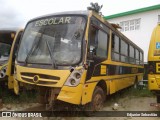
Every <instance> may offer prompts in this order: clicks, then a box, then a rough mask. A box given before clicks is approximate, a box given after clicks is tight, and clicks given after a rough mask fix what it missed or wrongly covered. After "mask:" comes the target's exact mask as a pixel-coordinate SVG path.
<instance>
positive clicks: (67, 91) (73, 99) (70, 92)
mask: <svg viewBox="0 0 160 120" xmlns="http://www.w3.org/2000/svg"><path fill="white" fill-rule="evenodd" d="M82 87H83V85H82V84H79V85H78V86H76V87H70V86H63V87H62V89H61V91H60V93H59V95H58V96H57V99H58V100H61V101H64V102H67V103H71V104H76V105H79V104H81V96H82Z"/></svg>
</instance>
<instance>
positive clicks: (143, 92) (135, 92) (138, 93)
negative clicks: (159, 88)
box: [126, 88, 153, 97]
mask: <svg viewBox="0 0 160 120" xmlns="http://www.w3.org/2000/svg"><path fill="white" fill-rule="evenodd" d="M126 94H129V96H132V97H152V96H153V94H152V92H150V91H149V90H148V89H135V88H130V89H129V90H128V91H127V93H126Z"/></svg>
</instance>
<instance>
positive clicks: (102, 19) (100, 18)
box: [28, 10, 143, 52]
mask: <svg viewBox="0 0 160 120" xmlns="http://www.w3.org/2000/svg"><path fill="white" fill-rule="evenodd" d="M90 12H91V11H90V10H89V11H88V10H85V11H66V12H57V13H53V14H48V15H43V16H39V17H36V18H33V19H31V20H30V21H33V20H36V19H40V18H45V17H50V16H56V15H86V16H88V15H89V13H90ZM92 15H93V16H95V17H96V18H98V19H99V20H101V21H103V22H104V24H105V25H107V26H108V27H109V28H110V29H111V30H112V31H114V32H116V33H117V34H118V35H119V36H120V37H121V38H124V39H125V40H127V42H129V43H130V44H132V45H133V46H134V47H136V48H137V49H139V50H140V51H141V52H143V50H142V49H141V48H140V47H138V46H137V45H136V44H135V43H133V42H132V41H131V40H129V39H128V38H127V37H126V36H125V35H123V34H122V33H121V32H120V31H118V30H117V29H116V28H114V27H113V26H112V25H111V23H109V22H108V21H107V20H105V19H104V18H103V17H102V16H100V15H98V14H97V13H95V12H94V11H92ZM30 21H28V23H29V22H30Z"/></svg>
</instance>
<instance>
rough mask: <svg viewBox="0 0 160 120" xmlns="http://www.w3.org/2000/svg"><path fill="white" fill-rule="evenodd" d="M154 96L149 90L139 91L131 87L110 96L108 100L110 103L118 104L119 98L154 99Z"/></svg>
mask: <svg viewBox="0 0 160 120" xmlns="http://www.w3.org/2000/svg"><path fill="white" fill-rule="evenodd" d="M153 96H154V95H153V94H152V93H151V92H150V91H149V90H148V89H147V88H144V89H139V88H134V87H129V88H126V89H123V90H120V91H118V92H117V93H115V94H112V95H109V96H108V97H107V100H108V101H110V102H116V101H118V100H119V98H133V97H134V98H135V97H137V98H138V97H153Z"/></svg>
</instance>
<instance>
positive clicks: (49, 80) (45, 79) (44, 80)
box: [21, 72, 60, 85]
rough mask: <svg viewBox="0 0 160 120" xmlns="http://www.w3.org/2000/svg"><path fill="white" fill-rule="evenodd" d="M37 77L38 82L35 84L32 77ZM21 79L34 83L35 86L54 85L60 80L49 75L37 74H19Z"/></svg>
mask: <svg viewBox="0 0 160 120" xmlns="http://www.w3.org/2000/svg"><path fill="white" fill-rule="evenodd" d="M35 76H38V77H39V80H38V81H37V82H35V81H34V77H35ZM21 78H22V80H24V81H27V82H31V83H36V84H43V85H44V84H49V85H51V84H56V83H57V82H58V80H60V77H57V76H51V75H45V74H37V73H26V72H22V73H21Z"/></svg>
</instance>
